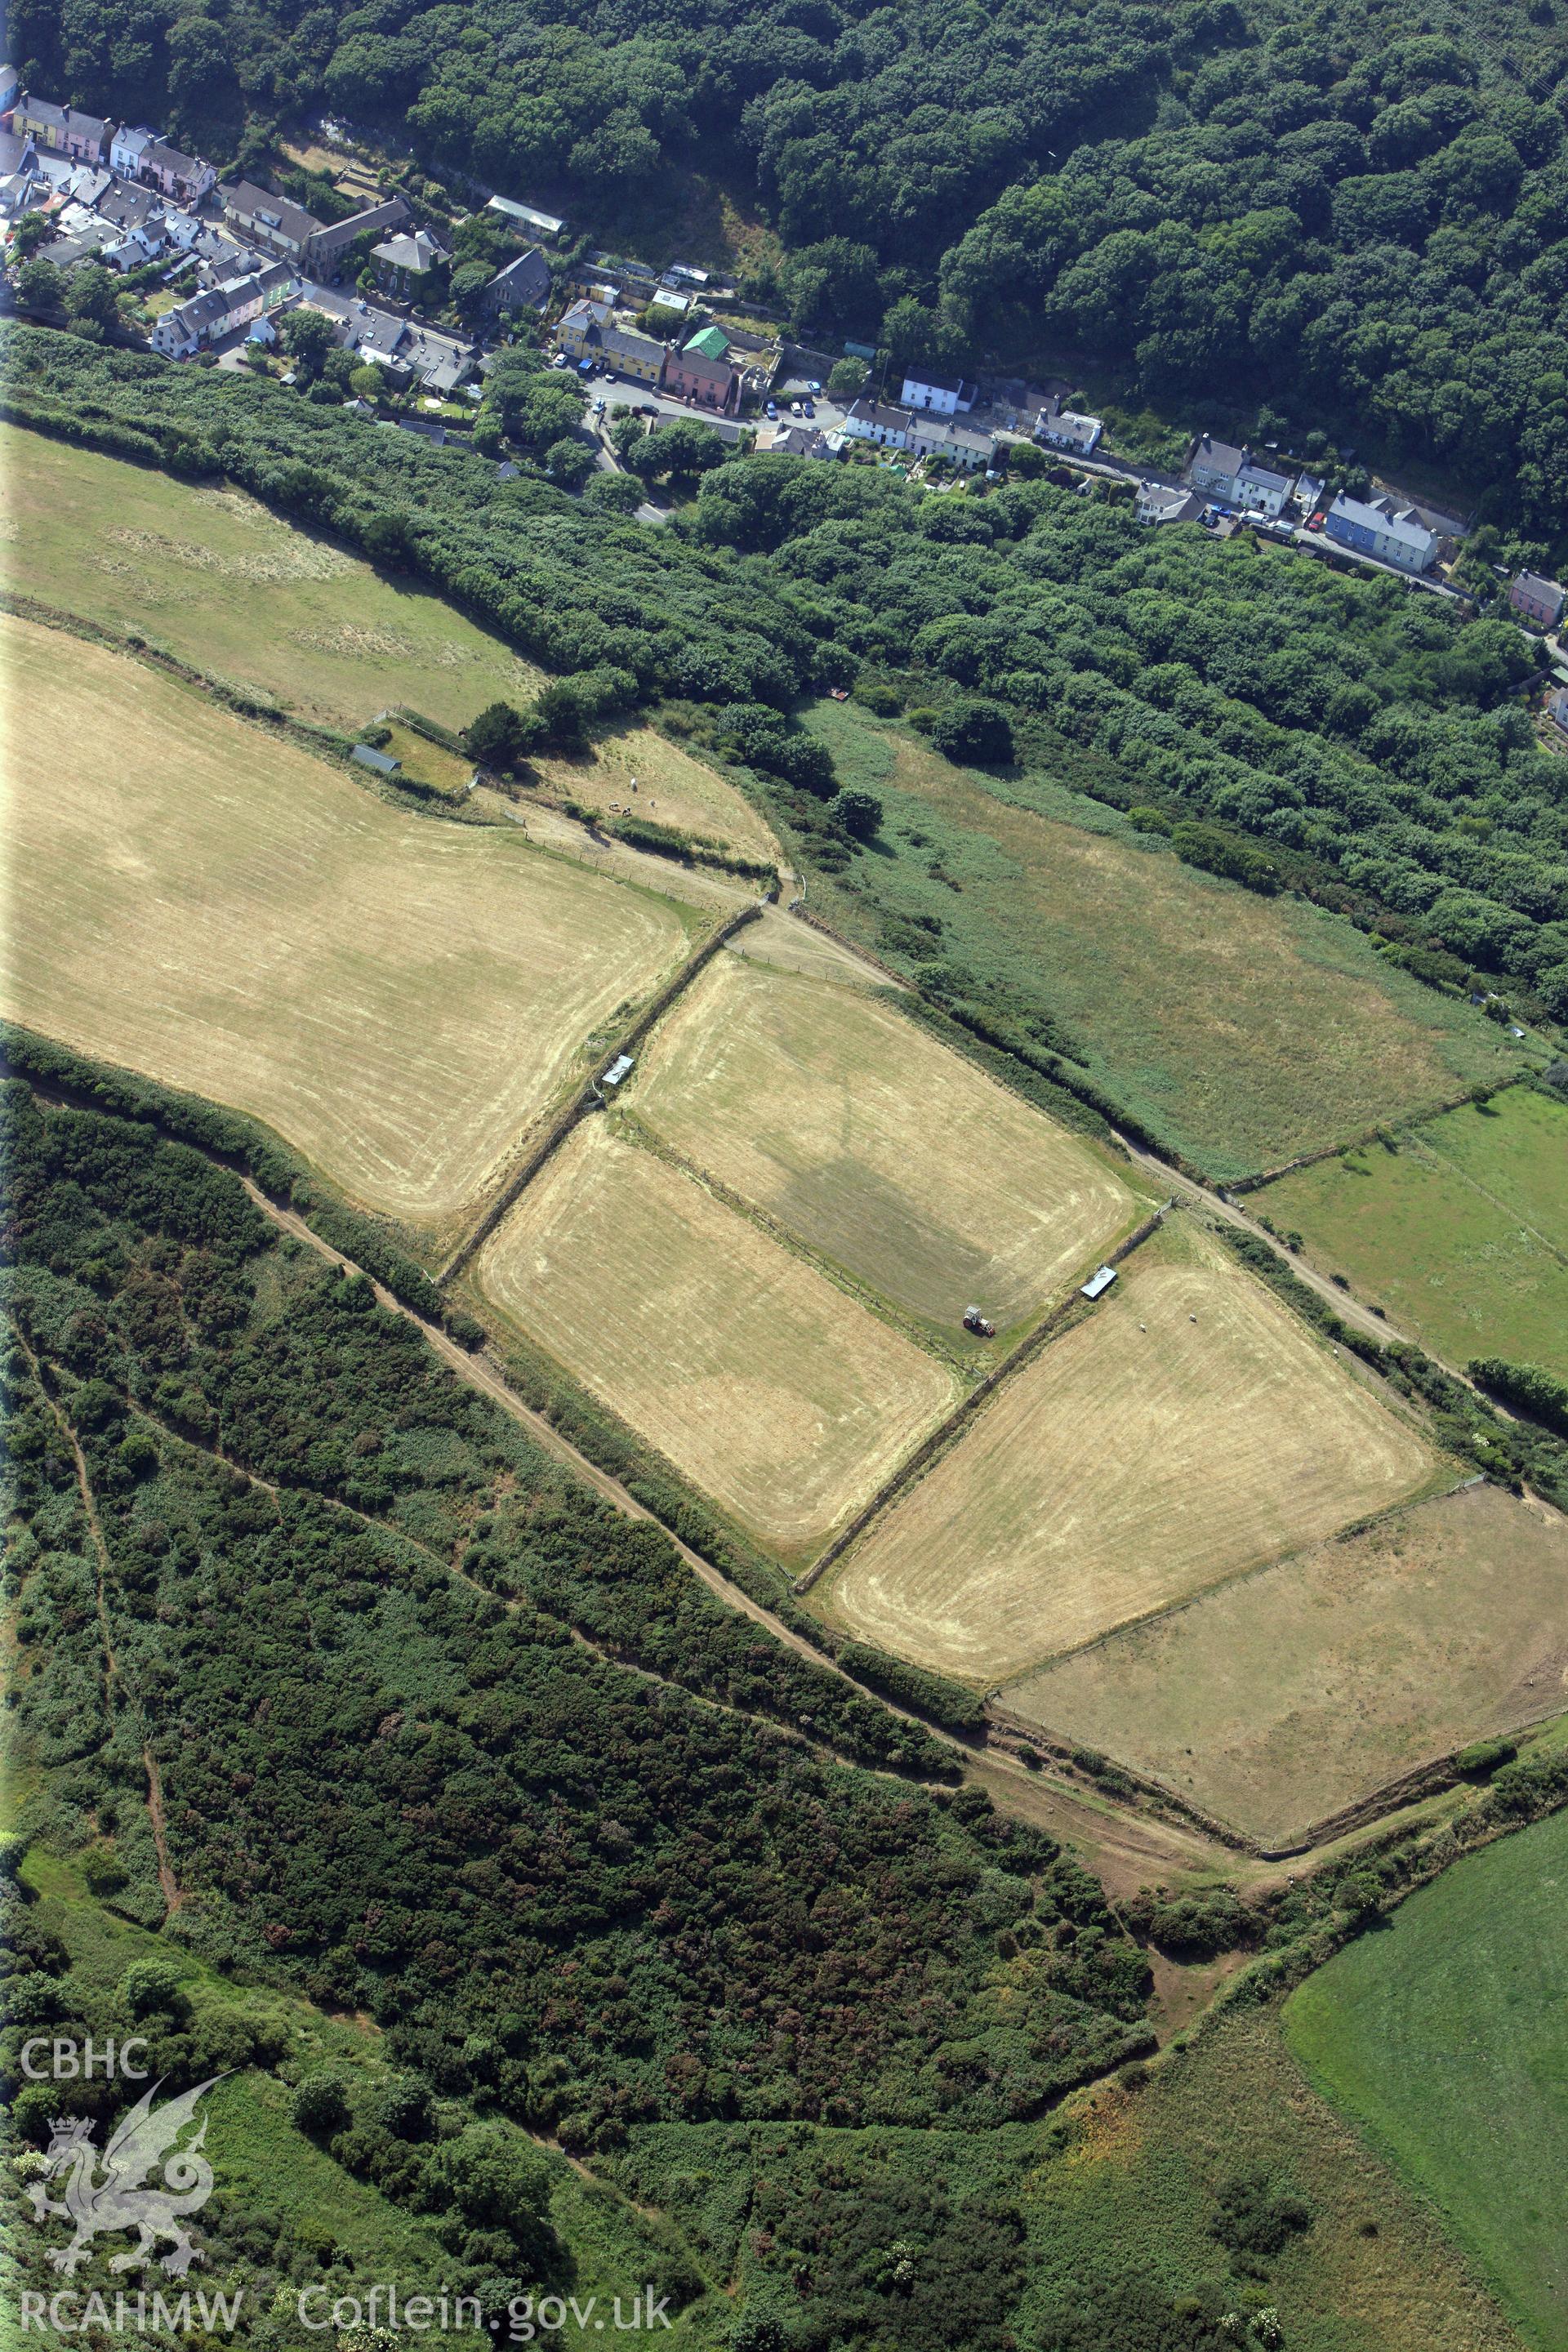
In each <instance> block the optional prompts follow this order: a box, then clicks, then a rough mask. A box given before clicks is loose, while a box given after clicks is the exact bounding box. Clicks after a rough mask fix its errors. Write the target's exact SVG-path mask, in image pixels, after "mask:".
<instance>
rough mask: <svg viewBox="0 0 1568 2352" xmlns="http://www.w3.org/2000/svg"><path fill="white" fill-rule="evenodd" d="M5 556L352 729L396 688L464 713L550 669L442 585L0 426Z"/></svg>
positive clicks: (208, 666)
mask: <svg viewBox="0 0 1568 2352" xmlns="http://www.w3.org/2000/svg"><path fill="white" fill-rule="evenodd" d="M0 556H3V559H4V560H3V562H0V570H3V572H4V574H5V581H6V584H7V585H8V586H9V587H11V588H12V589H14V590H15V591H16V593H18V594H22V595H28V596H36V597H37V598H38V600H39V601H40V602H41V603H43V604H53V605H55V606H57V607H58V608H59V609H60V610H62V611H66V612H71V613H79V614H82V615H83V616H84V618H86V619H88V620H89V621H98V622H101V623H104V624H106V625H109V626H110V627H112V628H117V629H126V630H136V631H139V632H140V633H141V634H142V635H143V636H145V637H147V638H148V639H150V640H151V641H152V643H153V644H154V645H159V646H164V647H165V648H166V649H167V650H168V651H169V652H170V653H173V654H177V655H178V656H180V658H181V659H182V660H183V661H187V662H190V663H191V664H192V665H193V666H194V667H195V668H197V669H201V670H205V671H206V672H207V673H208V674H209V675H210V676H214V677H222V678H225V679H226V680H228V681H230V682H231V683H237V684H244V685H247V686H252V687H259V688H262V689H263V690H264V692H266V693H267V694H269V695H271V696H274V697H275V698H277V699H278V700H279V701H280V702H282V703H284V704H286V705H287V706H288V708H289V709H290V710H293V711H296V712H297V713H298V714H299V715H300V717H301V718H304V719H314V720H317V721H318V722H320V723H321V724H323V725H326V726H330V727H343V728H347V729H350V730H353V729H355V728H358V727H361V726H363V724H364V723H365V721H366V720H367V719H370V718H371V717H372V715H373V714H374V712H376V711H378V710H382V709H386V708H388V707H389V706H390V705H391V704H393V703H403V704H405V705H406V706H408V707H409V708H410V709H415V710H421V711H423V712H424V713H425V714H426V717H428V718H431V719H439V720H440V721H441V723H442V724H443V725H444V726H448V727H461V726H464V725H466V723H467V722H468V719H471V718H472V717H473V715H474V713H475V711H476V710H479V709H482V708H483V706H484V705H485V704H486V703H487V702H493V701H494V700H495V699H496V698H497V696H498V695H500V696H508V697H510V698H511V699H513V700H517V699H519V698H524V699H526V698H528V697H529V696H531V694H532V692H533V691H534V689H535V688H537V687H538V686H539V685H540V683H541V682H542V681H541V673H540V672H539V671H538V670H536V669H534V668H532V667H531V666H530V665H529V664H528V663H527V662H524V661H520V660H519V658H518V656H516V655H515V654H514V653H513V652H512V651H511V649H510V646H505V645H503V644H502V643H501V641H500V638H499V637H492V636H489V635H487V634H486V632H485V631H484V630H483V629H479V628H476V627H475V625H474V624H473V622H471V621H468V620H465V619H464V617H463V615H462V614H460V613H458V612H456V611H454V610H453V608H452V606H451V605H449V604H443V603H442V602H441V599H440V598H439V597H438V596H434V595H431V594H430V593H428V592H427V591H426V590H425V589H422V588H417V587H416V586H415V585H414V584H413V583H411V582H408V581H394V580H391V579H388V578H387V577H385V576H384V574H383V573H381V572H374V571H373V570H372V568H371V566H370V565H369V564H368V563H366V562H363V561H362V560H361V559H360V558H359V557H358V556H356V555H351V554H349V553H348V552H347V551H345V550H344V549H342V548H341V547H339V546H337V545H335V544H334V543H333V542H332V541H330V540H326V539H321V538H317V537H315V536H313V535H312V534H311V533H310V532H309V531H303V530H296V529H295V528H294V526H293V525H292V524H291V523H287V522H283V521H281V520H279V518H278V517H277V516H276V515H273V514H270V513H268V509H266V508H265V507H264V506H261V505H259V504H258V502H257V500H256V499H252V498H248V497H247V495H246V494H245V492H244V491H242V490H230V489H216V488H194V487H193V486H192V485H190V484H188V483H184V482H176V481H173V480H171V479H170V478H169V477H168V475H166V474H158V473H153V471H152V470H151V469H150V468H149V467H144V466H132V465H127V464H126V463H125V461H124V460H123V459H122V458H119V457H100V456H99V455H98V454H97V453H96V452H95V451H93V450H89V449H74V448H72V447H70V446H69V445H68V444H67V443H65V442H61V441H51V440H49V439H47V437H46V436H44V435H43V434H41V433H28V432H25V431H23V430H22V429H21V428H20V427H19V426H17V425H0Z"/></svg>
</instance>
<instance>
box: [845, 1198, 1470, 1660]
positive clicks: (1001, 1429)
mask: <svg viewBox="0 0 1568 2352" xmlns="http://www.w3.org/2000/svg"><path fill="white" fill-rule="evenodd" d="M1437 1470H1438V1464H1437V1461H1436V1456H1435V1455H1434V1454H1433V1452H1432V1450H1431V1448H1430V1447H1429V1446H1428V1445H1427V1444H1426V1443H1425V1441H1424V1440H1423V1439H1422V1438H1421V1437H1419V1436H1418V1435H1417V1434H1416V1433H1415V1431H1414V1430H1413V1429H1411V1428H1410V1427H1409V1426H1407V1424H1406V1423H1405V1422H1404V1421H1402V1420H1400V1419H1398V1418H1396V1417H1395V1415H1394V1413H1393V1412H1391V1411H1390V1410H1389V1409H1388V1407H1387V1406H1385V1405H1384V1403H1382V1402H1380V1400H1379V1399H1378V1398H1377V1397H1376V1396H1374V1395H1373V1394H1372V1393H1371V1392H1370V1391H1369V1390H1368V1389H1367V1388H1366V1387H1364V1386H1363V1385H1362V1384H1361V1383H1360V1382H1359V1381H1357V1380H1356V1379H1355V1378H1354V1377H1353V1376H1352V1374H1351V1373H1350V1371H1349V1370H1347V1369H1346V1368H1345V1367H1344V1365H1343V1363H1342V1362H1340V1361H1336V1360H1335V1358H1334V1357H1333V1356H1332V1355H1331V1353H1330V1351H1329V1349H1327V1348H1326V1347H1325V1346H1323V1345H1322V1344H1321V1342H1319V1341H1318V1340H1317V1339H1313V1338H1312V1337H1310V1335H1309V1333H1308V1332H1307V1331H1306V1330H1305V1328H1303V1327H1302V1325H1301V1324H1300V1322H1298V1320H1297V1319H1296V1318H1295V1317H1294V1316H1293V1315H1291V1314H1290V1312H1289V1309H1288V1308H1286V1307H1282V1306H1281V1305H1280V1304H1279V1301H1278V1300H1277V1299H1275V1298H1274V1297H1272V1295H1271V1294H1270V1293H1269V1292H1268V1291H1267V1290H1266V1289H1265V1288H1264V1287H1263V1286H1262V1285H1261V1284H1259V1283H1258V1282H1256V1281H1255V1280H1254V1279H1253V1278H1252V1276H1250V1275H1248V1274H1247V1273H1245V1272H1244V1271H1243V1270H1242V1269H1241V1268H1240V1267H1239V1266H1237V1264H1236V1262H1235V1261H1234V1259H1231V1258H1229V1257H1228V1256H1227V1255H1226V1254H1225V1253H1224V1252H1223V1251H1222V1250H1221V1248H1220V1245H1219V1244H1217V1243H1215V1242H1214V1241H1213V1240H1211V1239H1210V1238H1209V1237H1208V1236H1207V1235H1206V1234H1203V1233H1202V1232H1201V1231H1200V1230H1198V1229H1196V1228H1194V1225H1193V1224H1192V1223H1191V1222H1190V1221H1188V1220H1184V1219H1180V1218H1178V1219H1175V1220H1173V1221H1172V1222H1171V1223H1169V1224H1168V1225H1167V1226H1166V1228H1165V1229H1164V1230H1163V1232H1162V1233H1161V1234H1158V1235H1156V1237H1155V1238H1154V1239H1153V1240H1152V1241H1151V1242H1149V1243H1147V1244H1145V1245H1144V1246H1143V1248H1142V1249H1141V1250H1139V1251H1138V1252H1136V1253H1135V1254H1134V1255H1133V1256H1132V1257H1131V1258H1130V1259H1129V1260H1128V1261H1127V1262H1126V1264H1125V1266H1124V1268H1123V1272H1122V1277H1121V1281H1120V1282H1119V1283H1118V1284H1117V1286H1116V1287H1115V1288H1114V1289H1113V1290H1112V1291H1111V1292H1110V1295H1109V1297H1107V1298H1105V1299H1104V1300H1102V1301H1101V1302H1100V1307H1099V1308H1098V1310H1097V1311H1096V1312H1095V1313H1094V1314H1092V1315H1091V1316H1089V1318H1087V1319H1086V1320H1085V1321H1084V1322H1082V1323H1080V1324H1079V1325H1077V1326H1076V1327H1075V1328H1072V1329H1070V1330H1069V1331H1068V1332H1067V1333H1066V1334H1065V1335H1064V1336H1063V1337H1062V1338H1061V1339H1057V1340H1054V1341H1053V1342H1051V1343H1050V1344H1049V1345H1048V1346H1047V1347H1046V1348H1045V1349H1042V1351H1041V1352H1040V1354H1039V1355H1037V1357H1035V1358H1034V1359H1033V1360H1031V1361H1030V1362H1029V1363H1027V1364H1026V1365H1025V1366H1024V1367H1023V1369H1022V1370H1020V1371H1019V1372H1018V1374H1017V1375H1016V1378H1014V1379H1012V1380H1011V1381H1007V1382H1005V1384H1004V1386H1003V1387H1002V1388H1000V1389H999V1390H998V1391H997V1392H996V1395H995V1397H994V1399H993V1400H992V1401H991V1402H988V1403H987V1404H986V1405H985V1406H984V1408H983V1409H982V1411H981V1412H980V1413H979V1415H978V1416H977V1418H976V1419H975V1421H974V1422H973V1424H972V1425H971V1426H970V1428H969V1429H968V1430H967V1431H966V1433H964V1435H963V1438H962V1439H961V1440H960V1442H959V1444H957V1445H956V1446H954V1447H953V1448H952V1451H951V1452H950V1453H948V1454H945V1455H943V1456H942V1459H941V1460H940V1461H939V1462H938V1463H937V1464H936V1465H935V1467H934V1468H933V1469H932V1470H931V1471H930V1472H929V1473H928V1474H927V1475H926V1476H925V1477H924V1478H922V1479H921V1481H920V1482H919V1484H918V1485H916V1486H913V1487H912V1488H911V1489H910V1491H909V1492H908V1493H907V1494H905V1495H904V1496H902V1497H900V1500H899V1501H898V1502H897V1503H895V1504H894V1506H893V1507H892V1508H891V1509H890V1510H889V1512H888V1513H887V1514H886V1515H885V1516H884V1517H881V1518H880V1519H879V1520H878V1521H877V1522H876V1523H875V1524H874V1525H873V1526H872V1527H871V1528H870V1530H869V1531H868V1534H867V1535H866V1536H865V1538H863V1539H862V1540H861V1541H860V1542H859V1543H858V1545H856V1546H855V1547H853V1548H852V1549H850V1551H849V1552H848V1553H847V1555H846V1557H845V1559H844V1561H843V1563H842V1565H841V1566H840V1567H838V1568H837V1569H836V1570H835V1571H834V1572H833V1574H832V1577H831V1579H830V1580H827V1581H826V1582H825V1583H824V1584H823V1585H822V1586H821V1587H819V1588H818V1592H817V1595H816V1598H817V1599H818V1600H819V1601H820V1604H821V1605H822V1606H823V1607H824V1609H825V1610H826V1612H827V1613H828V1614H829V1615H831V1616H832V1617H833V1618H835V1619H836V1620H837V1622H839V1623H841V1624H843V1625H846V1626H847V1627H848V1628H849V1630H850V1631H851V1632H852V1633H856V1634H857V1635H858V1636H859V1637H860V1638H861V1639H862V1640H864V1641H868V1642H874V1643H879V1645H880V1646H881V1647H883V1648H884V1649H889V1650H893V1651H896V1652H897V1653H898V1654H900V1656H902V1657H906V1658H910V1659H912V1660H914V1661H915V1663H916V1664H921V1665H928V1666H934V1667H937V1668H939V1669H940V1670H941V1671H942V1672H943V1673H946V1674H951V1675H961V1676H963V1677H966V1678H967V1679H969V1680H970V1681H972V1682H976V1683H980V1684H992V1683H996V1682H1002V1681H1007V1680H1011V1679H1012V1678H1014V1677H1015V1676H1017V1675H1022V1674H1024V1673H1026V1671H1027V1670H1028V1669H1029V1668H1030V1667H1031V1666H1034V1665H1037V1664H1041V1663H1042V1662H1043V1661H1044V1660H1045V1659H1047V1658H1048V1657H1051V1656H1053V1655H1056V1654H1058V1653H1059V1652H1062V1651H1065V1650H1070V1649H1074V1648H1076V1647H1078V1646H1079V1644H1080V1643H1085V1642H1089V1641H1093V1640H1094V1639H1095V1638H1096V1636H1098V1635H1100V1634H1101V1633H1108V1632H1109V1631H1110V1629H1111V1628H1112V1627H1114V1626H1116V1625H1120V1624H1124V1623H1126V1622H1128V1621H1129V1620H1130V1619H1135V1618H1139V1617H1143V1616H1147V1615H1149V1614H1151V1613H1152V1612H1155V1611H1158V1610H1162V1609H1165V1608H1168V1607H1169V1606H1170V1605H1171V1603H1172V1602H1173V1601H1179V1600H1183V1599H1185V1598H1187V1597H1188V1596H1190V1595H1191V1594H1193V1593H1194V1592H1199V1591H1204V1590H1205V1589H1206V1588H1207V1587H1209V1586H1211V1585H1215V1584H1218V1583H1220V1582H1221V1581H1223V1580H1225V1579H1226V1578H1228V1577H1231V1576H1235V1575H1237V1574H1239V1573H1240V1572H1241V1571H1242V1570H1244V1569H1248V1568H1252V1567H1255V1566H1258V1565H1259V1564H1261V1563H1262V1562H1263V1561H1265V1560H1268V1559H1272V1558H1274V1557H1276V1556H1277V1555H1278V1554H1279V1553H1281V1552H1283V1551H1286V1550H1288V1549H1294V1548H1295V1547H1297V1546H1300V1545H1301V1544H1307V1543H1312V1542H1315V1541H1318V1540H1319V1539H1321V1538H1323V1537H1325V1536H1328V1535H1331V1534H1332V1533H1333V1532H1334V1531H1335V1530H1336V1529H1338V1528H1342V1527H1344V1526H1345V1525H1347V1524H1348V1523H1349V1522H1350V1521H1351V1520H1352V1519H1355V1518H1358V1517H1363V1516H1365V1515H1366V1514H1368V1513H1371V1512H1374V1511H1378V1510H1382V1509H1384V1508H1386V1507H1388V1506H1389V1505H1391V1504H1394V1503H1396V1502H1399V1501H1402V1500H1403V1499H1405V1497H1407V1496H1410V1495H1412V1494H1414V1493H1415V1491H1416V1490H1417V1489H1418V1488H1420V1487H1421V1486H1425V1485H1426V1482H1427V1481H1428V1479H1430V1478H1431V1477H1433V1476H1434V1475H1435V1474H1436V1472H1437Z"/></svg>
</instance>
